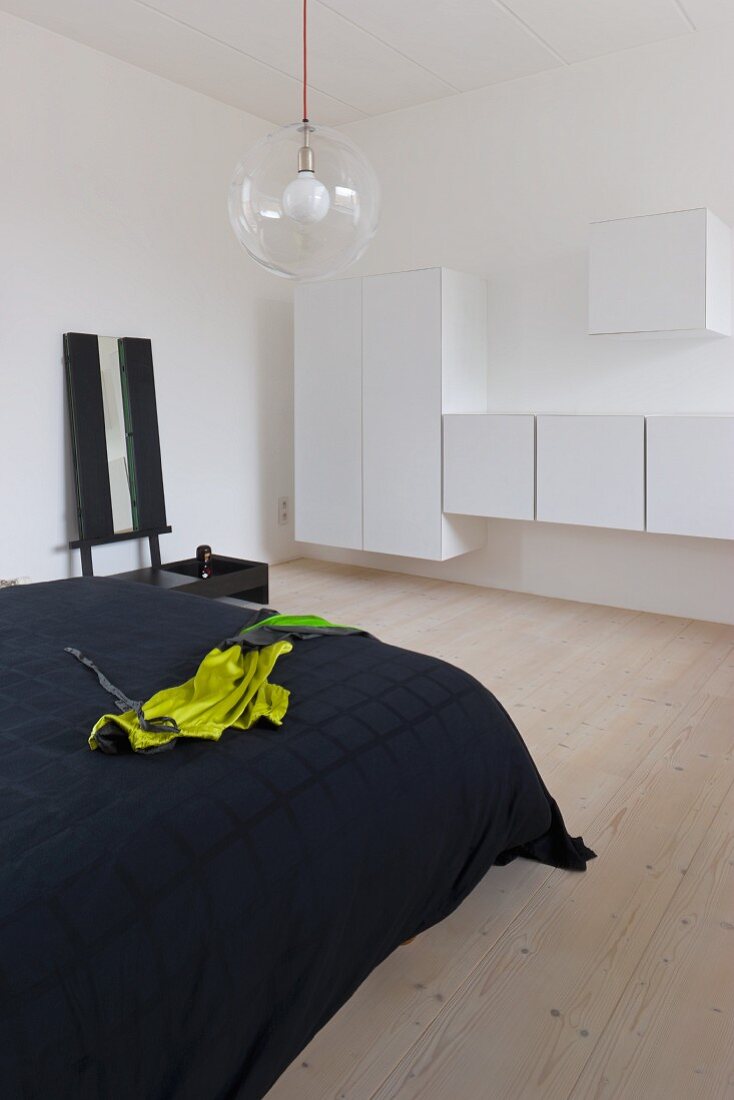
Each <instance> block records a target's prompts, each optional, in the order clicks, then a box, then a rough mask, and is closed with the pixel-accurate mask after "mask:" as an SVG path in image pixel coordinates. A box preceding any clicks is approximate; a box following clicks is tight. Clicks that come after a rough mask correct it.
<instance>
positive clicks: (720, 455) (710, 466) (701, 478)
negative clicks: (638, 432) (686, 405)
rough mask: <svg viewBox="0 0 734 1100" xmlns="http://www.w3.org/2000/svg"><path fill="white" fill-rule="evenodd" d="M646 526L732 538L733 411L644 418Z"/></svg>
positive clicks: (654, 529)
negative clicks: (707, 414) (645, 438)
mask: <svg viewBox="0 0 734 1100" xmlns="http://www.w3.org/2000/svg"><path fill="white" fill-rule="evenodd" d="M647 529H648V531H655V532H660V533H662V534H669V535H699V536H703V537H708V538H717V539H734V416H650V417H648V418H647Z"/></svg>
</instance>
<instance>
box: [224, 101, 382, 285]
mask: <svg viewBox="0 0 734 1100" xmlns="http://www.w3.org/2000/svg"><path fill="white" fill-rule="evenodd" d="M308 126H309V132H308V143H309V145H310V146H311V148H312V150H313V157H314V162H313V166H314V169H315V171H314V177H313V180H312V181H311V183H310V184H309V185H308V186H309V187H312V185H313V184H318V183H320V184H321V185H322V186H323V188H324V190H325V192H326V197H327V198H328V206H327V207H326V209H325V210H323V206H321V205H319V203H318V202H317V203H316V209H317V211H318V212H320V213H321V211H322V210H323V213H321V216H320V217H319V218H318V220H314V219H313V218H311V217H309V218H308V219H307V220H300V219H298V218H297V217H296V216H295V214H293V213H291V214H290V216H289V210H295V209H296V207H297V208H298V209H302V207H301V202H300V199H299V201H298V202H296V201H295V198H294V205H293V206H291V196H292V195H293V192H292V191H291V190H290V189H291V187H292V186H293V185H294V184H296V183H298V184H300V180H299V179H298V177H299V175H300V176H305V175H306V173H305V172H301V173H300V174H299V172H298V150H299V149H300V148H301V146H302V145H303V144H304V139H305V137H306V133H305V130H304V124H303V123H302V122H297V123H294V124H293V125H291V126H284V127H282V129H280V130H276V131H275V133H273V134H269V135H268V136H267V137H266V138H263V139H262V140H261V141H259V142H258V143H257V144H256V145H254V146H253V147H252V148H251V149H250V150H249V151H248V152H247V153H246V154H245V156H244V157H243V158H242V160H241V161H240V163H239V164H238V166H237V169H236V171H235V174H234V177H233V179H232V183H231V184H230V188H229V218H230V221H231V223H232V228H233V229H234V232H235V235H236V236H237V238H238V240H239V241H240V242H241V243H242V244H243V245H244V247H245V248H246V249H247V251H248V252H249V254H250V255H251V256H252V258H253V259H254V260H257V262H258V263H259V264H262V266H263V267H266V268H268V269H269V270H270V271H272V272H274V273H275V274H276V275H282V276H284V277H285V278H289V279H304V280H308V279H326V278H329V277H330V276H331V275H336V274H337V273H338V272H340V271H343V270H344V269H345V268H347V267H349V265H350V264H352V263H354V261H355V260H357V259H358V258H359V257H360V256H361V255H362V253H363V252H364V250H365V249H366V247H367V245H368V244H369V242H370V241H371V240H372V238H373V237H374V235H375V231H376V229H377V219H378V212H379V204H380V194H379V185H378V182H377V177H376V176H375V173H374V172H373V170H372V166H371V165H370V163H369V161H368V160H367V158H366V157H365V156H364V155H363V154H362V153H361V152H360V150H359V149H358V148H357V146H356V145H355V144H354V143H353V142H352V141H350V139H349V138H348V137H346V136H345V135H344V134H341V133H339V132H338V131H337V130H331V129H329V128H328V127H326V126H316V125H314V124H313V123H309V124H308ZM304 182H305V181H304ZM316 193H318V194H321V192H319V190H318V188H315V190H312V191H311V199H314V198H315V196H316ZM286 194H287V195H288V198H287V199H286ZM296 194H298V192H296ZM322 199H323V195H322ZM310 201H311V200H310V199H309V202H310ZM306 205H307V206H308V202H307V203H306ZM324 205H325V203H324ZM309 209H310V210H311V211H313V209H314V207H313V206H311V207H309Z"/></svg>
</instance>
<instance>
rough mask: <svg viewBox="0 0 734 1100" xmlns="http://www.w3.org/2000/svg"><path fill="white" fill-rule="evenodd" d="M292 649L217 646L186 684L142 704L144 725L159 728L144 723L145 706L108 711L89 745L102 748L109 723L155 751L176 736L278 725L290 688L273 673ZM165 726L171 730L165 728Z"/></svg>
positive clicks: (141, 748)
mask: <svg viewBox="0 0 734 1100" xmlns="http://www.w3.org/2000/svg"><path fill="white" fill-rule="evenodd" d="M292 649H293V645H292V643H291V642H289V641H287V640H284V641H278V642H275V643H274V644H273V645H269V646H266V647H265V648H263V649H244V648H243V647H242V646H241V645H239V644H233V645H231V646H229V647H228V648H227V649H224V650H222V649H219V648H217V649H212V650H211V651H210V652H209V653H207V655H206V657H205V658H204V659H203V661H202V662H201V664H200V665H199V667H198V669H197V670H196V673H195V675H194V676H193V677H192V678H191V679H190V680H187V681H186V683H185V684H177V685H176V686H175V687H170V688H164V689H163V691H159V692H157V693H156V694H155V695H153V696H152V697H151V698H150V699H148V700H147V701H146V702H144V703H143V705H142V714H143V715H144V723H145V725H146V726H151V725H152V726H155V725H156V724H158V725H159V727H160V728H159V730H157V731H154V730H151V729H144V728H143V727H142V726H141V723H140V710H137V711H136V710H127V711H125V712H124V713H122V714H105V715H104V716H103V717H102V718H100V720H99V721H98V722H97V723H96V725H95V727H94V729H93V730H92V732H91V734H90V737H89V744H90V747H91V748H93V749H96V748H98V747H99V744H98V742H97V734H98V733H99V732H100V731H102V729H103V728H104V727H105V726H108V727H109V726H110V724H112V725H114V726H116V727H118V729H119V731H121V732H122V733H123V734H124V735H125V736H126V737H127V739H128V741H129V743H130V747H131V748H132V749H133V750H134V751H135V752H151V751H156V750H157V749H161V748H163V747H164V746H165V745H168V744H169V743H170V742H171V741H174V740H175V739H176V738H177V737H200V738H205V739H207V740H210V741H218V740H219V738H220V737H221V736H222V733H223V731H224V730H225V729H229V727H233V728H234V729H239V730H246V729H249V728H250V726H252V725H254V723H255V722H257V720H258V719H259V718H267V719H268V720H269V721H270V722H272V723H273V725H276V726H279V725H281V723H282V721H283V718H284V717H285V714H286V711H287V710H288V698H289V695H290V692H289V691H288V690H287V689H286V688H284V687H280V686H279V685H278V684H271V683H270V682H269V681H268V676H269V675H270V673H271V672H272V669H273V666H274V665H275V662H276V661H277V660H278V658H279V657H280V656H281V655H282V654H284V653H290V652H291V650H292ZM166 725H168V726H169V727H170V728H167V729H166V728H163V727H164V726H166Z"/></svg>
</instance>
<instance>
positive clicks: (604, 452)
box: [536, 415, 645, 531]
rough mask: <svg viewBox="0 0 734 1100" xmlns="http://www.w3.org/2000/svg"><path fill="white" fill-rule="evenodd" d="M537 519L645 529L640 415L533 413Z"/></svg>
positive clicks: (642, 447)
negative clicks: (538, 414)
mask: <svg viewBox="0 0 734 1100" xmlns="http://www.w3.org/2000/svg"><path fill="white" fill-rule="evenodd" d="M536 430H537V503H536V518H537V519H539V520H544V521H546V522H548V523H575V524H582V525H585V526H588V527H619V528H624V529H626V530H630V531H643V530H644V528H645V418H644V417H643V416H582V415H568V416H563V415H559V416H552V415H546V416H538V417H537V424H536Z"/></svg>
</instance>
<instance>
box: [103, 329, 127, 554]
mask: <svg viewBox="0 0 734 1100" xmlns="http://www.w3.org/2000/svg"><path fill="white" fill-rule="evenodd" d="M97 344H98V347H99V373H100V377H101V380H102V403H103V406H104V430H105V440H106V443H107V464H108V468H109V478H110V496H111V498H112V522H113V527H114V531H115V534H116V535H117V534H122V533H123V532H125V531H132V530H133V511H132V504H131V500H130V470H129V466H128V456H127V434H126V432H125V407H124V405H123V397H122V381H121V377H120V352H119V346H118V341H117V337H115V336H98V337H97Z"/></svg>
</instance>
